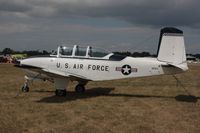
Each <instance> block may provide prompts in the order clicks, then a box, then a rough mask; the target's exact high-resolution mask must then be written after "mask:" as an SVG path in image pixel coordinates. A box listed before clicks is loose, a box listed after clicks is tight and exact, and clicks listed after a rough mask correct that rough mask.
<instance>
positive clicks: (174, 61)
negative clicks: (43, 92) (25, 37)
mask: <svg viewBox="0 0 200 133" xmlns="http://www.w3.org/2000/svg"><path fill="white" fill-rule="evenodd" d="M16 66H17V67H20V68H23V69H24V70H25V72H26V76H25V80H26V82H25V84H24V86H23V87H22V91H23V92H28V91H29V87H28V81H30V80H35V79H40V80H44V81H45V80H48V81H51V82H52V83H54V84H55V87H56V91H55V93H56V95H57V96H66V90H67V85H68V83H69V82H70V81H78V85H77V86H76V87H75V91H76V92H84V91H85V87H84V86H85V85H86V84H87V83H88V81H104V80H115V79H123V78H136V77H144V76H153V75H162V74H172V75H173V74H177V73H182V72H184V71H186V70H188V66H187V62H186V54H185V44H184V36H183V32H182V31H181V30H179V29H176V28H173V27H166V28H163V29H161V32H160V40H159V46H158V51H157V57H156V58H149V57H148V58H133V57H128V56H127V57H126V56H120V55H115V54H114V53H108V52H107V51H102V50H100V49H94V48H92V47H90V46H88V47H79V46H77V45H75V46H73V47H65V46H59V47H58V49H57V50H56V51H55V52H53V53H52V54H51V55H49V56H46V57H32V58H27V59H23V60H20V61H18V62H17V63H16Z"/></svg>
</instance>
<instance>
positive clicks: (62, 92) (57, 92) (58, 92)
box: [55, 89, 67, 96]
mask: <svg viewBox="0 0 200 133" xmlns="http://www.w3.org/2000/svg"><path fill="white" fill-rule="evenodd" d="M55 94H56V96H66V94H67V91H66V90H58V89H57V90H56V91H55Z"/></svg>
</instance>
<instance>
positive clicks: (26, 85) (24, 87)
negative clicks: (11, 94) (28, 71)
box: [22, 83, 29, 92]
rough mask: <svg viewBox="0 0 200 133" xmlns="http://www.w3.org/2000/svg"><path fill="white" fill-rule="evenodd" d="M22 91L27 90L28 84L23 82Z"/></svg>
mask: <svg viewBox="0 0 200 133" xmlns="http://www.w3.org/2000/svg"><path fill="white" fill-rule="evenodd" d="M22 92H29V87H28V84H27V83H25V84H24V85H23V86H22Z"/></svg>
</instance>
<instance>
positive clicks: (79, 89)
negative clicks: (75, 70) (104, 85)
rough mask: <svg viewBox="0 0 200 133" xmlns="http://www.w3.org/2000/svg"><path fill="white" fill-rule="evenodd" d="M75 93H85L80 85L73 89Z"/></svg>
mask: <svg viewBox="0 0 200 133" xmlns="http://www.w3.org/2000/svg"><path fill="white" fill-rule="evenodd" d="M75 91H76V92H78V93H83V92H85V86H84V85H82V84H78V85H77V86H76V87H75Z"/></svg>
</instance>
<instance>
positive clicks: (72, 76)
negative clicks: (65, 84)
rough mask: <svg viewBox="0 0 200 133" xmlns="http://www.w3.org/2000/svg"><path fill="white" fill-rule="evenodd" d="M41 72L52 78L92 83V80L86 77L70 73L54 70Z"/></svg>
mask: <svg viewBox="0 0 200 133" xmlns="http://www.w3.org/2000/svg"><path fill="white" fill-rule="evenodd" d="M41 72H42V73H44V74H46V75H48V76H50V77H58V78H70V79H71V80H76V81H91V80H90V79H88V78H86V77H84V76H81V75H78V74H74V73H70V72H64V73H63V72H60V71H56V70H52V69H42V71H41Z"/></svg>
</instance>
